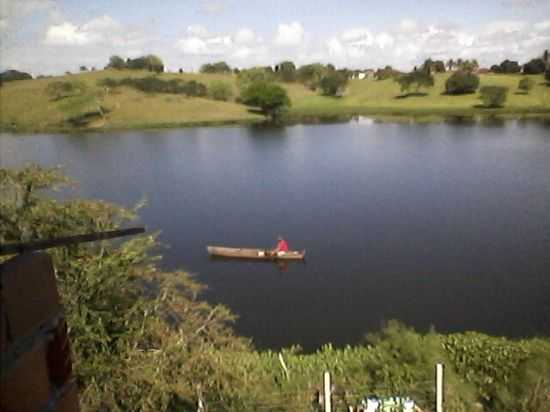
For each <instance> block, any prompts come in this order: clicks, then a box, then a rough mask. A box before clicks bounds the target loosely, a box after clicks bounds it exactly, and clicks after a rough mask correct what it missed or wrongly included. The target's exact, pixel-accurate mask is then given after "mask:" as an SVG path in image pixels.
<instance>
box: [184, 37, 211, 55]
mask: <svg viewBox="0 0 550 412" xmlns="http://www.w3.org/2000/svg"><path fill="white" fill-rule="evenodd" d="M176 47H177V48H178V49H179V50H180V51H182V52H183V53H184V54H194V55H203V54H208V46H207V45H206V42H205V41H204V40H203V39H200V38H198V37H186V38H184V39H181V40H179V41H178V42H177V43H176Z"/></svg>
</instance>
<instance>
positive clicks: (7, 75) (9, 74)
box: [0, 70, 32, 85]
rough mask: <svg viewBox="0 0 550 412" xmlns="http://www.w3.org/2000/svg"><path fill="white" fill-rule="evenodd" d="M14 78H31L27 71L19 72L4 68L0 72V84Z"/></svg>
mask: <svg viewBox="0 0 550 412" xmlns="http://www.w3.org/2000/svg"><path fill="white" fill-rule="evenodd" d="M15 80H32V76H31V75H30V74H29V73H25V72H20V71H17V70H6V71H5V72H2V73H0V85H2V83H6V82H12V81H15Z"/></svg>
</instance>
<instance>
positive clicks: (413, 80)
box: [394, 70, 434, 93]
mask: <svg viewBox="0 0 550 412" xmlns="http://www.w3.org/2000/svg"><path fill="white" fill-rule="evenodd" d="M394 80H395V81H396V82H397V83H398V84H399V86H400V87H401V93H409V90H410V88H411V87H412V86H414V85H416V89H415V91H416V92H418V91H419V90H420V88H422V87H424V88H428V87H433V85H434V77H433V76H432V75H431V74H430V72H429V71H426V70H417V71H414V72H411V73H407V74H403V75H401V76H399V77H396V78H394Z"/></svg>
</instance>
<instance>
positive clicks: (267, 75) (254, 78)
mask: <svg viewBox="0 0 550 412" xmlns="http://www.w3.org/2000/svg"><path fill="white" fill-rule="evenodd" d="M270 69H271V68H270ZM273 80H275V75H274V74H273V70H271V71H269V70H267V68H265V67H252V68H250V69H243V70H241V71H240V72H239V74H238V75H237V84H238V86H239V88H240V89H241V91H242V90H243V89H245V88H247V87H248V86H249V85H250V84H252V83H255V82H271V81H273Z"/></svg>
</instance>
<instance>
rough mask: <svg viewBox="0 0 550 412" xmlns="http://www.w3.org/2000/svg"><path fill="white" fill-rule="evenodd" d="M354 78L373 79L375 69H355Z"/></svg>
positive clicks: (352, 76) (352, 75)
mask: <svg viewBox="0 0 550 412" xmlns="http://www.w3.org/2000/svg"><path fill="white" fill-rule="evenodd" d="M351 78H352V79H358V80H373V79H374V70H372V69H367V70H355V71H354V72H352V74H351Z"/></svg>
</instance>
